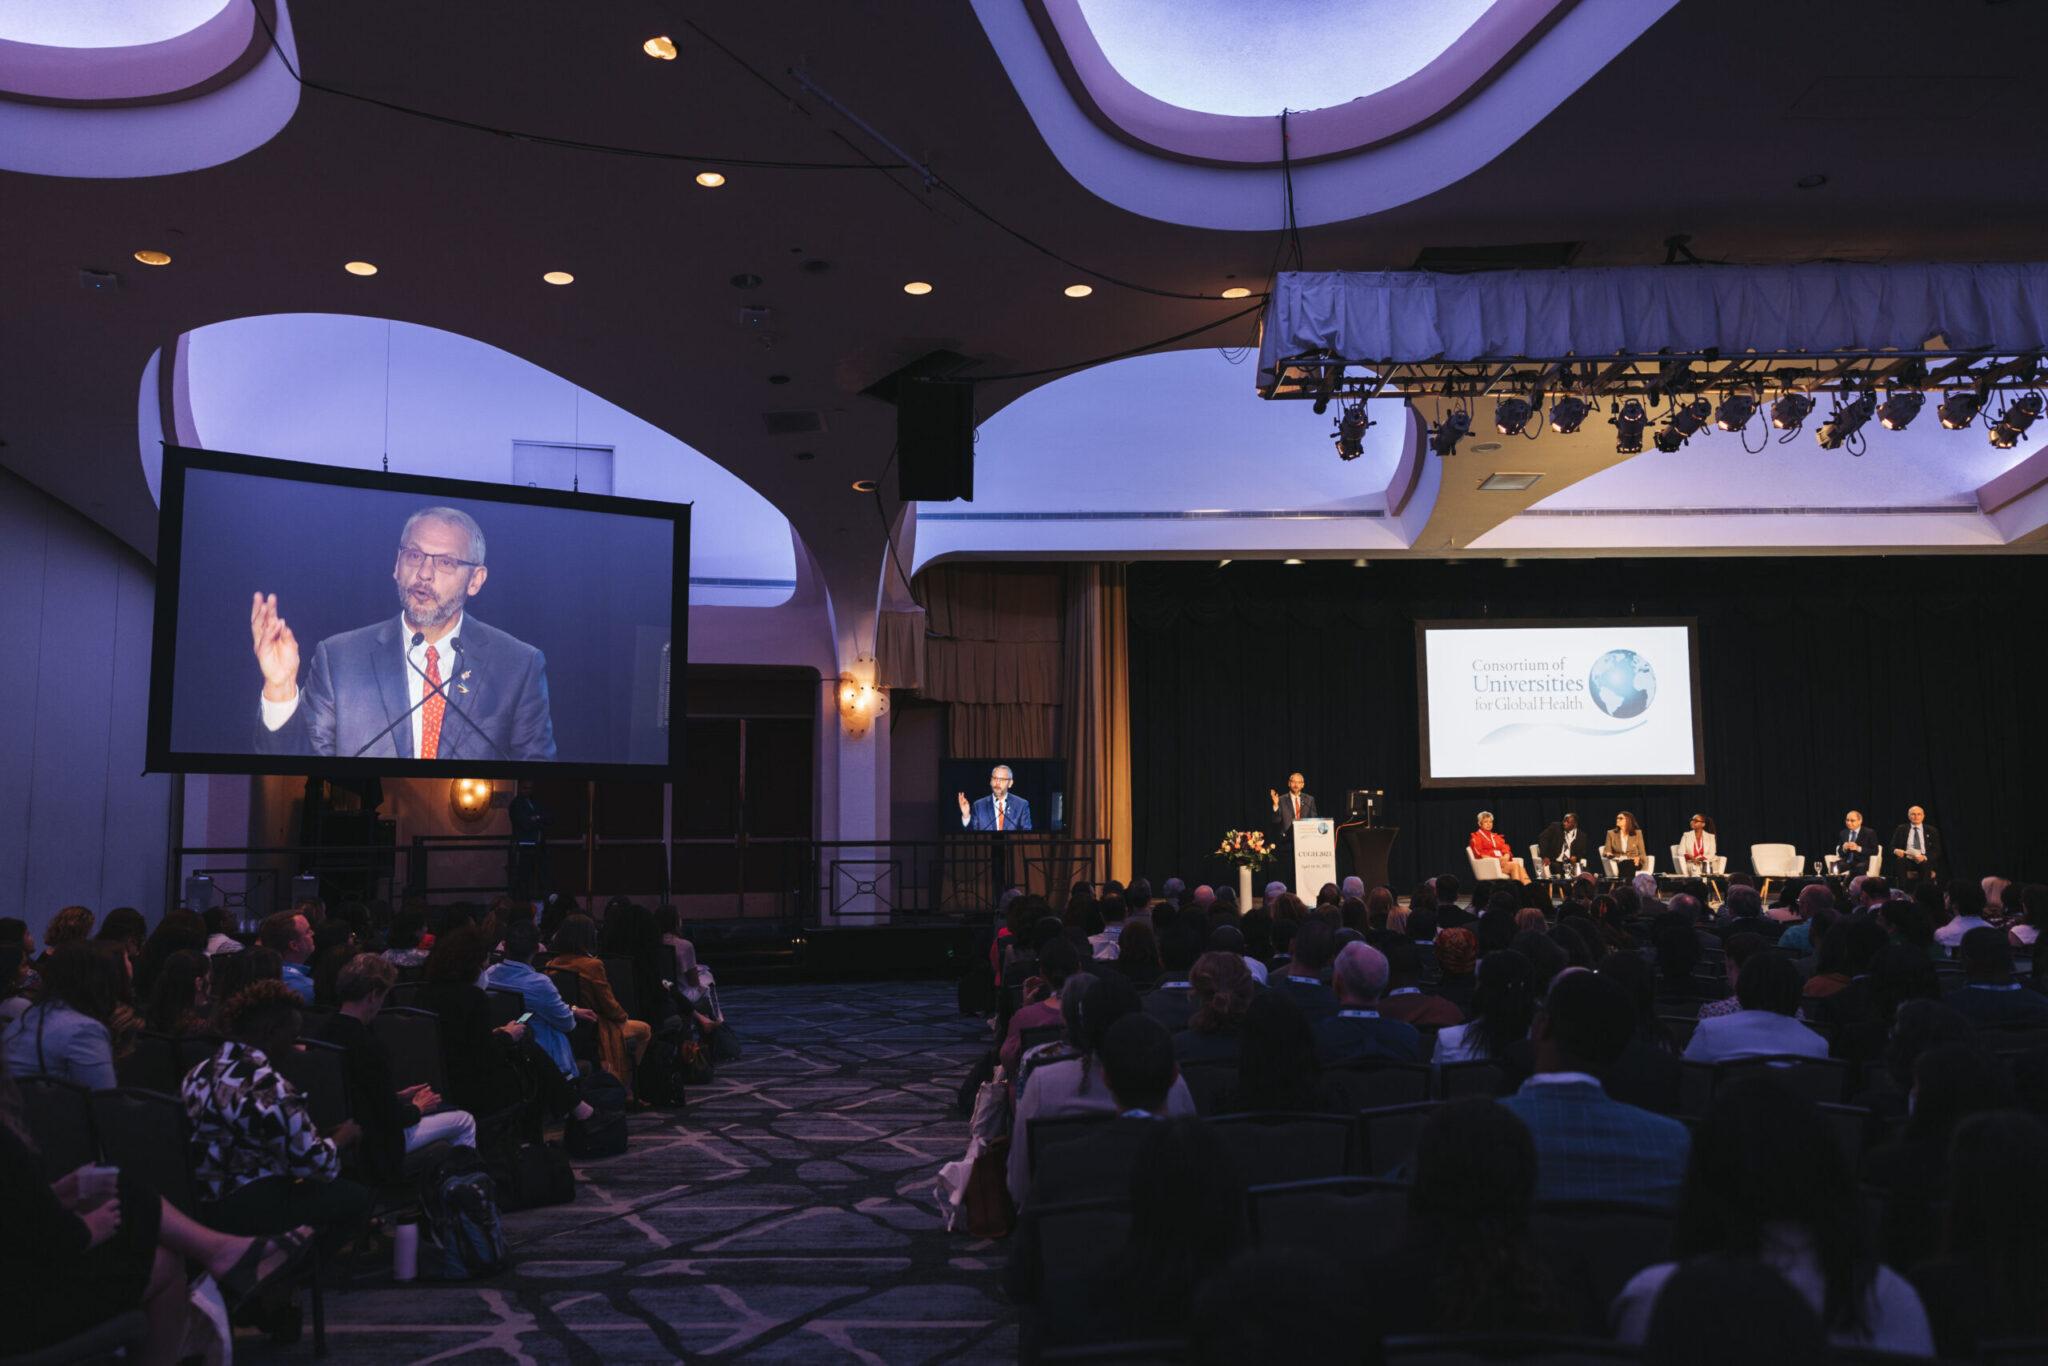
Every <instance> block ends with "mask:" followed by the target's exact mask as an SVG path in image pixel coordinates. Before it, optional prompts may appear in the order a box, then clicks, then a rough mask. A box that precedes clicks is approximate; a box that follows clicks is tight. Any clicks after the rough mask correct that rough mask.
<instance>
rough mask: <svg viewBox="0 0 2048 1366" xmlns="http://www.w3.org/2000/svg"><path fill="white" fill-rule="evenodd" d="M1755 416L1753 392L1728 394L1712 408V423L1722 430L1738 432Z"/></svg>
mask: <svg viewBox="0 0 2048 1366" xmlns="http://www.w3.org/2000/svg"><path fill="white" fill-rule="evenodd" d="M1755 416H1756V396H1755V395H1754V394H1730V395H1728V397H1726V398H1724V399H1722V400H1721V405H1720V406H1719V407H1718V408H1716V409H1714V425H1715V426H1716V427H1719V428H1720V429H1721V430H1722V431H1724V432H1739V431H1741V430H1742V429H1743V428H1744V427H1747V426H1748V425H1749V420H1750V419H1751V418H1753V417H1755Z"/></svg>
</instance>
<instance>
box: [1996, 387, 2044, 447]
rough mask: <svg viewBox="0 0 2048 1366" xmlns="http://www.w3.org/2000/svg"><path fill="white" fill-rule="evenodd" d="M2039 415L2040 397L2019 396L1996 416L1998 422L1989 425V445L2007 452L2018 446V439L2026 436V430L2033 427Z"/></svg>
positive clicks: (2032, 395) (2035, 395) (2037, 395)
mask: <svg viewBox="0 0 2048 1366" xmlns="http://www.w3.org/2000/svg"><path fill="white" fill-rule="evenodd" d="M2040 415H2041V396H2040V395H2039V394H2021V395H2020V396H2019V397H2018V398H2016V399H2014V400H2013V401H2012V402H2011V403H2009V404H2007V405H2006V409H2005V411H2004V412H2002V413H2000V414H1999V415H1998V421H1996V422H1994V423H1992V424H1991V444H1992V445H1994V446H1996V447H1997V448H1998V449H1999V450H2002V451H2009V450H2011V449H2012V448H2013V447H2014V446H2017V445H2019V444H2020V438H2021V437H2023V436H2025V435H2026V434H2027V428H2029V427H2031V426H2033V425H2034V419H2035V418H2037V417H2039V416H2040Z"/></svg>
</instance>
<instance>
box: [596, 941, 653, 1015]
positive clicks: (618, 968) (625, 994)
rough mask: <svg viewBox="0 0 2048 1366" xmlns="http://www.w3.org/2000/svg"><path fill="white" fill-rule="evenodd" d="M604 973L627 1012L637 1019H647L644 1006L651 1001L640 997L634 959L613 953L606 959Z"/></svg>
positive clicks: (613, 992)
mask: <svg viewBox="0 0 2048 1366" xmlns="http://www.w3.org/2000/svg"><path fill="white" fill-rule="evenodd" d="M604 975H605V980H606V981H607V982H609V983H610V984H611V988H612V995H614V996H616V997H617V998H618V1000H619V1004H620V1005H622V1006H624V1007H625V1008H626V1014H628V1015H630V1016H632V1017H633V1018H634V1019H636V1020H644V1019H646V1018H647V1016H646V1014H645V1013H644V1010H643V1007H645V1006H647V1005H649V1004H651V1003H650V1002H646V1001H642V1000H641V999H640V979H639V977H638V976H637V975H636V974H635V973H634V971H633V960H632V959H630V958H627V957H625V956H624V955H621V954H613V955H611V956H610V957H608V958H606V959H605V960H604Z"/></svg>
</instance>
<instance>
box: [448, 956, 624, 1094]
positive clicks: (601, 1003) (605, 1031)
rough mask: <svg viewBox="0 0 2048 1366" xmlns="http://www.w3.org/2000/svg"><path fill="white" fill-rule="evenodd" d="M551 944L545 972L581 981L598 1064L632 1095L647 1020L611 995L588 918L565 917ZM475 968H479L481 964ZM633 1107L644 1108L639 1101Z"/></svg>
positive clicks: (609, 982)
mask: <svg viewBox="0 0 2048 1366" xmlns="http://www.w3.org/2000/svg"><path fill="white" fill-rule="evenodd" d="M550 942H551V946H552V947H553V949H554V957H552V958H550V959H548V963H547V971H548V973H549V974H550V975H553V974H555V973H573V974H574V975H575V976H576V977H577V978H579V979H580V982H581V991H582V996H583V1004H584V1005H586V1006H589V1007H590V1008H591V1009H592V1010H595V1011H596V1012H597V1057H598V1063H599V1065H600V1066H602V1067H603V1068H604V1070H605V1071H607V1072H609V1073H611V1074H612V1076H613V1077H615V1078H616V1079H617V1080H618V1082H619V1084H620V1085H621V1086H624V1087H625V1088H626V1094H627V1095H628V1096H631V1095H632V1093H633V1070H634V1069H635V1068H636V1067H638V1066H639V1065H640V1055H641V1054H642V1053H644V1052H645V1051H646V1050H647V1041H648V1040H649V1039H650V1038H652V1037H653V1035H654V1031H653V1030H652V1029H651V1028H649V1027H648V1025H647V1022H646V1021H644V1020H636V1019H633V1018H632V1017H631V1016H629V1015H628V1014H627V1013H626V1008H625V1007H624V1006H622V1005H620V1004H619V998H618V997H617V996H616V995H614V994H613V992H612V986H611V979H610V978H609V977H607V976H606V975H605V969H604V962H603V960H602V959H599V958H598V957H597V956H596V954H595V952H594V951H595V950H596V948H597V926H596V925H595V924H593V923H592V922H591V919H590V917H589V916H587V915H572V916H568V917H566V918H564V919H563V921H562V923H561V925H560V926H559V927H558V928H557V929H556V930H555V937H554V939H553V940H552V941H550ZM437 947H438V946H437ZM478 966H479V968H481V966H482V964H481V963H479V964H478ZM634 1104H635V1105H638V1107H639V1108H642V1109H645V1108H646V1107H645V1106H644V1105H639V1103H638V1102H634Z"/></svg>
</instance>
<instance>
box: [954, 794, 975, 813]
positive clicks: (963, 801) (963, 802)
mask: <svg viewBox="0 0 2048 1366" xmlns="http://www.w3.org/2000/svg"><path fill="white" fill-rule="evenodd" d="M955 795H956V796H958V797H959V798H960V814H961V815H963V816H966V815H971V814H972V813H973V808H972V807H970V806H969V805H968V804H967V794H966V793H965V792H960V793H956V794H955Z"/></svg>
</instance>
